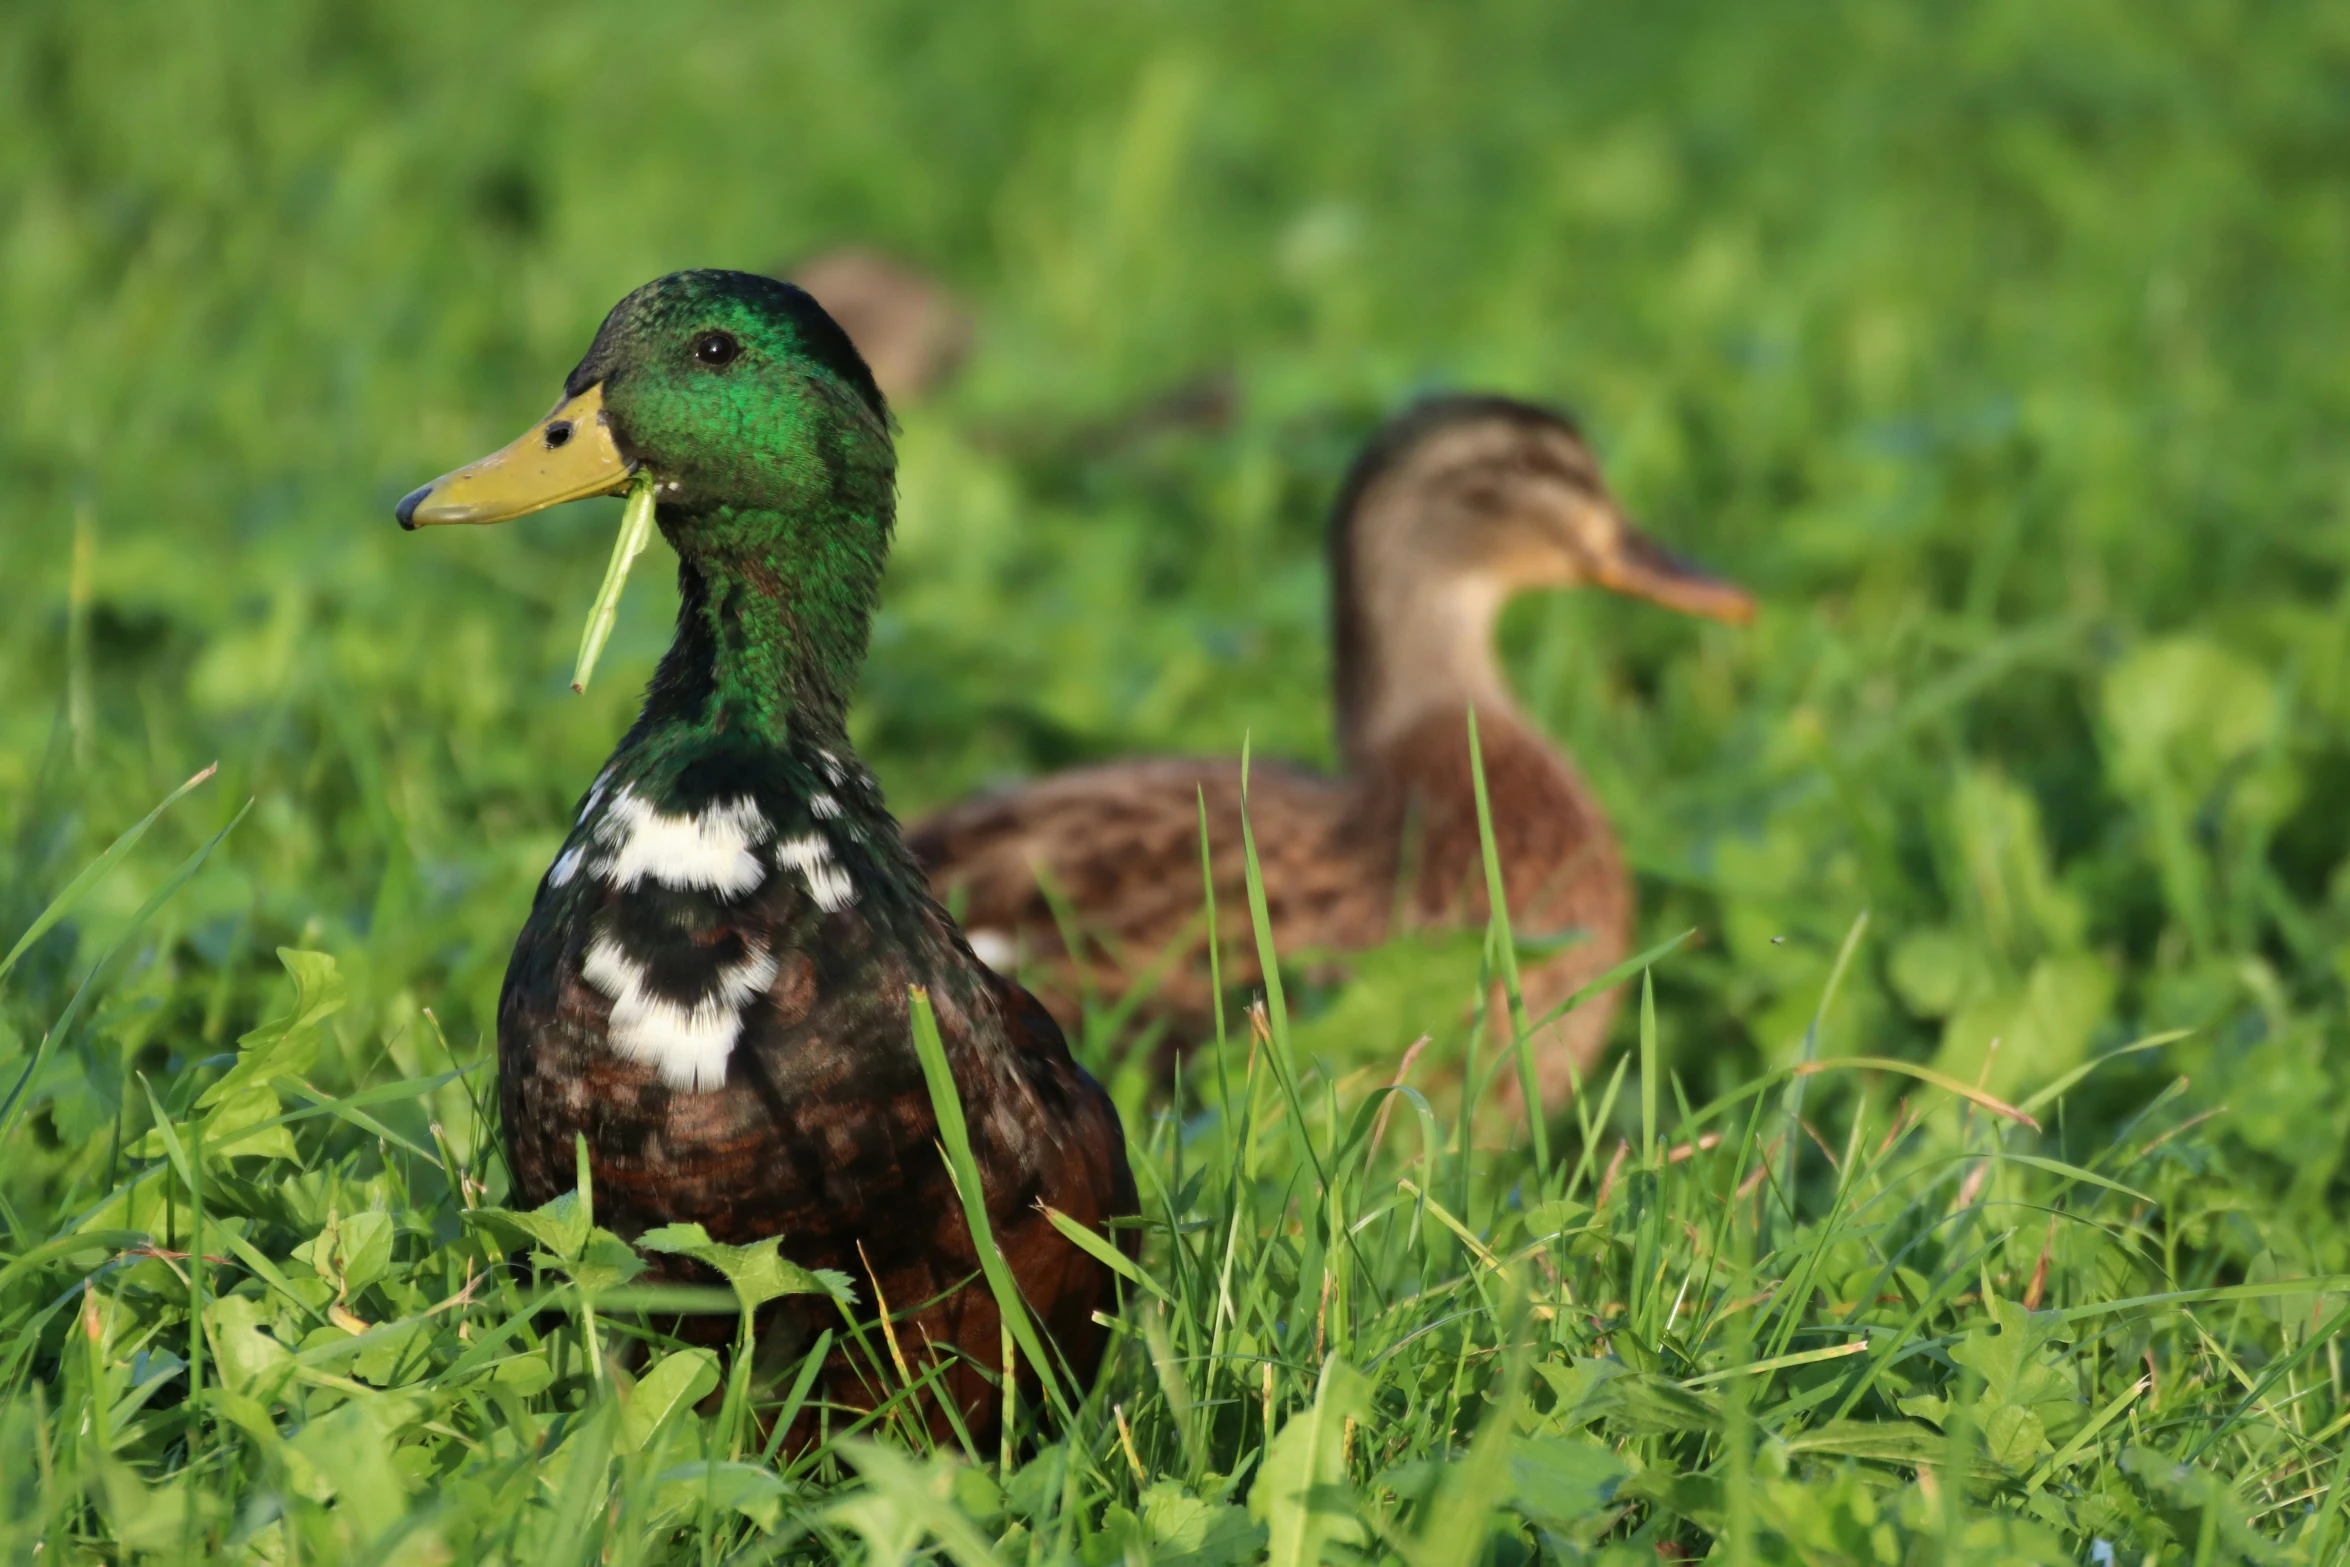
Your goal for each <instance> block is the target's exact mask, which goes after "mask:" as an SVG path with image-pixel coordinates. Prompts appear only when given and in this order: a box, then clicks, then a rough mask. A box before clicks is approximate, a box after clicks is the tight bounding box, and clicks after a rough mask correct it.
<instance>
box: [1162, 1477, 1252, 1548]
mask: <svg viewBox="0 0 2350 1567" xmlns="http://www.w3.org/2000/svg"><path fill="white" fill-rule="evenodd" d="M1138 1516H1139V1517H1140V1519H1141V1522H1142V1529H1143V1534H1144V1537H1145V1538H1146V1539H1147V1540H1148V1541H1149V1542H1150V1556H1151V1561H1152V1563H1153V1564H1154V1567H1241V1564H1242V1563H1244V1562H1253V1561H1255V1560H1256V1559H1257V1552H1258V1551H1259V1550H1260V1549H1261V1548H1262V1547H1263V1546H1264V1543H1265V1526H1264V1525H1263V1524H1260V1523H1258V1522H1256V1521H1255V1520H1254V1519H1252V1518H1250V1517H1249V1515H1248V1509H1247V1508H1245V1507H1235V1506H1233V1505H1232V1504H1231V1503H1230V1502H1227V1501H1224V1500H1223V1499H1222V1498H1221V1497H1217V1498H1212V1499H1211V1498H1208V1497H1200V1496H1194V1495H1192V1494H1191V1493H1190V1492H1189V1491H1186V1490H1185V1489H1184V1488H1183V1487H1182V1485H1180V1484H1179V1483H1177V1482H1176V1481H1173V1480H1156V1481H1153V1482H1152V1483H1151V1485H1150V1486H1149V1487H1148V1488H1147V1489H1145V1490H1144V1492H1143V1493H1142V1497H1141V1505H1140V1508H1139V1512H1138Z"/></svg>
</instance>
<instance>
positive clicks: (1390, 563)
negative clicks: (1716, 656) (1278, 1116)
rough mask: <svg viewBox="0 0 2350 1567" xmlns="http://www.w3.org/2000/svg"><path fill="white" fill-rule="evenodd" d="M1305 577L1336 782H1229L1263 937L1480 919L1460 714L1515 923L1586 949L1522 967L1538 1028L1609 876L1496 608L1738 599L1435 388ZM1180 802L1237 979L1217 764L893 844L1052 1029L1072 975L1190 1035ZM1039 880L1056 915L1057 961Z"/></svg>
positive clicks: (1620, 921)
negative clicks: (1505, 661) (1326, 627)
mask: <svg viewBox="0 0 2350 1567" xmlns="http://www.w3.org/2000/svg"><path fill="white" fill-rule="evenodd" d="M1330 572H1331V599H1332V606H1333V616H1332V637H1333V642H1334V650H1333V651H1334V654H1335V664H1336V675H1337V693H1336V695H1337V727H1338V750H1339V755H1340V757H1341V759H1342V763H1343V771H1342V772H1340V774H1339V775H1338V776H1337V777H1334V778H1333V777H1326V776H1324V775H1322V774H1320V773H1317V772H1313V771H1310V770H1307V769H1305V768H1300V767H1291V766H1281V765H1273V764H1268V763H1266V762H1263V761H1259V762H1257V763H1255V764H1254V765H1253V766H1252V768H1251V775H1250V779H1249V793H1248V805H1249V812H1250V817H1251V821H1252V823H1253V825H1254V827H1255V831H1256V842H1257V849H1258V857H1259V862H1260V864H1261V865H1262V867H1263V871H1264V877H1265V892H1266V900H1267V904H1268V907H1269V910H1270V913H1271V915H1272V921H1273V929H1274V932H1275V935H1276V937H1277V938H1278V940H1279V943H1280V946H1281V948H1282V950H1284V951H1299V952H1303V951H1313V950H1321V951H1330V952H1344V951H1348V950H1359V949H1362V948H1366V947H1371V946H1375V945H1377V944H1379V943H1380V942H1382V941H1385V940H1387V939H1388V938H1390V937H1391V936H1394V935H1396V934H1399V933H1400V932H1401V931H1404V930H1408V929H1426V928H1430V927H1441V926H1448V925H1461V924H1464V923H1466V924H1482V923H1483V922H1484V920H1485V919H1486V907H1487V905H1486V897H1485V881H1484V871H1483V859H1482V855H1481V851H1480V848H1479V844H1478V834H1477V814H1476V804H1475V795H1474V790H1473V783H1472V778H1471V773H1470V757H1469V746H1468V726H1467V712H1468V709H1469V708H1470V707H1471V706H1472V705H1473V706H1474V707H1475V709H1476V713H1477V724H1478V729H1479V733H1480V738H1481V744H1482V750H1483V755H1484V764H1485V774H1486V782H1487V788H1488V790H1489V795H1490V799H1491V802H1492V814H1493V821H1494V834H1495V839H1496V846H1497V848H1498V850H1499V852H1500V858H1501V863H1502V869H1503V881H1504V886H1505V887H1506V889H1507V892H1508V896H1509V900H1510V907H1511V914H1512V918H1513V920H1514V922H1515V926H1516V929H1517V930H1519V931H1520V932H1521V933H1528V934H1534V933H1548V934H1565V933H1568V932H1573V931H1580V932H1581V933H1582V935H1583V938H1584V939H1582V940H1580V941H1576V942H1573V943H1571V944H1568V945H1565V946H1564V947H1563V948H1562V949H1561V950H1560V951H1559V952H1558V953H1557V954H1556V955H1555V956H1553V957H1551V958H1549V959H1547V960H1545V961H1543V962H1541V963H1540V964H1539V965H1537V966H1534V967H1531V968H1529V969H1528V970H1527V971H1526V972H1525V973H1524V975H1523V984H1524V991H1525V998H1526V1005H1527V1008H1528V1013H1529V1016H1532V1017H1540V1016H1541V1015H1542V1014H1543V1013H1544V1012H1546V1011H1548V1010H1549V1009H1550V1008H1551V1007H1553V1006H1555V1005H1556V1004H1557V1003H1558V1002H1560V1001H1563V1000H1564V999H1566V998H1567V997H1568V996H1569V995H1571V994H1572V993H1573V992H1574V991H1575V990H1576V989H1578V988H1579V987H1581V986H1582V985H1583V984H1585V983H1586V982H1587V981H1589V980H1590V979H1592V978H1593V977H1595V976H1597V975H1598V974H1600V973H1602V972H1603V971H1605V970H1606V969H1607V968H1609V967H1610V966H1612V965H1613V964H1615V963H1617V962H1619V961H1621V960H1622V958H1623V957H1624V956H1625V955H1626V954H1627V953H1628V951H1629V950H1630V941H1631V933H1632V921H1633V888H1632V880H1631V877H1630V875H1629V874H1628V873H1627V871H1626V869H1625V866H1624V858H1623V853H1622V851H1621V849H1620V848H1619V847H1618V845H1617V843H1616V838H1615V833H1614V830H1613V828H1612V827H1611V826H1610V825H1609V822H1608V818H1607V813H1606V812H1605V811H1604V810H1603V809H1602V808H1601V806H1600V803H1599V801H1598V800H1597V799H1595V798H1594V797H1593V795H1592V793H1591V790H1590V787H1589V786H1588V785H1587V784H1585V783H1584V781H1583V779H1582V777H1581V775H1580V774H1578V773H1577V772H1576V770H1575V767H1574V765H1573V763H1571V762H1570V761H1569V760H1568V759H1567V758H1566V757H1565V756H1564V755H1562V754H1561V753H1560V751H1559V750H1558V748H1557V747H1556V746H1555V745H1553V744H1551V743H1550V741H1548V740H1547V739H1545V738H1544V737H1543V735H1542V734H1541V732H1540V731H1539V730H1537V729H1536V728H1535V727H1534V726H1533V724H1532V723H1531V722H1530V721H1528V719H1527V718H1526V717H1525V716H1524V715H1523V714H1521V713H1520V712H1519V711H1518V709H1517V706H1516V704H1515V703H1513V702H1512V701H1511V699H1510V694H1509V690H1508V688H1507V686H1506V685H1505V684H1504V682H1503V679H1502V674H1501V670H1500V668H1499V667H1498V665H1497V663H1496V661H1495V658H1494V652H1493V628H1494V621H1495V619H1496V617H1497V616H1498V615H1499V613H1500V611H1501V608H1502V606H1503V605H1504V604H1505V603H1506V602H1507V601H1508V600H1509V599H1510V598H1511V597H1512V596H1513V595H1515V594H1517V593H1520V592H1523V591H1525V590H1528V589H1532V588H1563V587H1573V586H1579V585H1583V584H1594V585H1597V586H1600V587H1606V588H1612V589H1614V590H1615V591H1617V592H1619V593H1628V594H1632V595H1635V596H1637V597H1641V598H1646V599H1650V600H1652V601H1654V602H1656V603H1659V604H1662V605H1665V606H1666V607H1668V608H1671V609H1677V610H1680V611H1683V612H1684V613H1687V614H1694V615H1705V616H1711V617H1713V618H1715V619H1718V620H1726V621H1732V622H1743V621H1745V620H1747V619H1749V618H1750V617H1751V616H1752V614H1753V601H1752V599H1751V598H1749V596H1748V595H1747V594H1746V593H1745V592H1744V591H1743V590H1742V589H1740V588H1738V587H1736V586H1734V585H1732V584H1730V583H1728V582H1724V581H1722V580H1721V579H1719V578H1717V577H1714V576H1711V575H1709V574H1707V573H1706V572H1703V571H1701V570H1699V569H1698V568H1696V567H1694V566H1692V565H1690V564H1689V563H1688V562H1686V561H1684V560H1682V559H1680V558H1679V557H1678V556H1676V555H1674V554H1672V553H1671V552H1670V551H1668V550H1666V549H1665V548H1663V547H1662V546H1660V545H1658V544H1657V543H1656V542H1655V541H1653V540H1652V539H1650V538H1648V537H1647V536H1646V535H1645V534H1643V533H1641V532H1640V531H1639V530H1638V529H1637V528H1635V527H1634V526H1633V525H1632V524H1631V522H1630V521H1629V520H1628V519H1627V518H1626V517H1625V515H1624V513H1623V511H1622V509H1621V508H1620V507H1618V506H1617V504H1616V502H1615V500H1614V498H1613V497H1611V496H1610V495H1609V493H1608V490H1607V486H1606V484H1605V483H1604V482H1603V481H1602V479H1601V477H1600V472H1599V466H1598V464H1597V462H1596V461H1595V460H1594V459H1593V457H1592V455H1591V452H1590V449H1589V448H1588V447H1587V446H1585V444H1584V443H1583V440H1582V438H1581V436H1580V435H1579V434H1578V432H1577V431H1576V429H1575V426H1574V425H1573V424H1572V423H1571V422H1569V421H1568V420H1567V419H1566V418H1564V417H1563V416H1561V415H1560V414H1558V413H1555V412H1553V411H1551V410H1548V409H1545V408H1539V407H1535V406H1531V405H1529V404H1526V403H1521V402H1515V401H1512V400H1509V399H1506V398H1500V397H1482V396H1450V397H1439V398H1432V399H1430V400H1427V401H1425V402H1422V403H1420V404H1419V405H1417V406H1416V407H1414V408H1412V409H1410V410H1409V411H1407V412H1405V413H1404V414H1402V415H1401V416H1399V417H1397V418H1396V419H1395V420H1393V421H1392V422H1390V423H1389V424H1388V425H1387V426H1386V428H1384V429H1383V430H1381V431H1380V432H1379V433H1378V434H1377V435H1376V436H1375V437H1374V438H1373V439H1372V441H1371V443H1370V444H1369V446H1368V447H1366V448H1365V450H1364V451H1363V453H1362V454H1361V455H1360V456H1359V457H1358V458H1357V459H1356V461H1355V464H1354V467H1353V469H1352V471H1351V472H1350V473H1349V474H1348V476H1347V479H1346V483H1345V486H1344V488H1343V489H1342V491H1341V492H1340V495H1339V499H1338V505H1337V508H1336V511H1335V513H1334V515H1333V518H1332V523H1331V528H1330ZM1201 793H1204V795H1205V797H1206V805H1207V816H1208V831H1209V840H1210V845H1211V848H1212V853H1213V859H1214V864H1215V875H1216V882H1217V886H1216V906H1217V910H1218V916H1219V919H1220V921H1222V922H1223V924H1224V926H1225V929H1224V932H1223V953H1224V974H1225V976H1226V980H1227V983H1229V984H1233V985H1249V984H1253V983H1256V982H1257V981H1258V980H1259V978H1260V977H1261V976H1260V972H1259V970H1258V969H1257V967H1256V965H1255V958H1254V946H1253V943H1251V942H1250V941H1249V940H1248V937H1247V930H1248V927H1247V915H1246V912H1245V911H1246V903H1245V900H1244V885H1243V876H1244V871H1243V860H1242V854H1241V840H1240V809H1241V781H1240V764H1239V761H1238V759H1237V758H1218V757H1176V758H1166V759H1148V760H1136V761H1126V762H1114V763H1110V764H1107V765H1103V766H1098V767H1089V768H1083V769H1079V770H1076V771H1072V772H1067V773H1062V774H1058V775H1056V776H1053V777H1050V778H1045V779H1042V780H1039V781H1038V782H1035V783H1032V784H1028V785H1026V786H1023V787H1019V788H1015V789H1011V790H1009V791H1006V792H1002V793H996V794H990V795H985V796H982V797H979V798H977V799H973V800H970V801H967V802H965V803H963V804H960V805H956V806H952V807H950V808H948V809H946V810H943V811H941V812H939V813H937V814H936V815H933V816H931V817H929V818H928V819H926V820H924V821H921V822H919V823H917V824H916V825H915V826H914V827H913V828H912V829H911V830H910V831H909V832H908V834H907V839H906V841H907V846H908V847H909V848H910V849H912V850H913V852H914V853H915V855H916V856H917V857H919V858H920V859H921V861H922V862H923V864H924V866H925V867H926V868H927V869H928V870H929V873H930V878H931V883H932V886H933V887H934V888H935V889H936V890H937V891H938V893H939V895H940V897H941V898H942V899H944V900H946V901H947V902H948V903H949V904H950V905H951V906H954V907H957V908H959V909H960V910H961V913H962V919H963V923H964V926H965V928H966V929H967V930H968V931H969V932H970V934H971V939H972V944H973V946H974V948H975V950H977V951H978V952H979V954H980V955H981V956H982V957H983V958H985V959H987V960H988V961H989V962H991V963H994V964H997V965H999V966H1002V967H1004V968H1007V969H1009V968H1012V967H1015V966H1016V967H1018V968H1020V970H1021V972H1022V973H1023V974H1025V975H1027V976H1028V977H1029V979H1030V980H1031V982H1032V983H1033V984H1035V986H1036V988H1037V991H1038V994H1039V995H1040V997H1041V998H1042V999H1043V1001H1044V1002H1045V1004H1046V1006H1047V1007H1049V1008H1050V1009H1051V1010H1052V1012H1053V1013H1054V1015H1055V1016H1056V1017H1058V1018H1060V1019H1061V1020H1062V1021H1063V1023H1064V1025H1069V1024H1073V1023H1074V1022H1075V1020H1076V1018H1077V1014H1078V1010H1079V1005H1078V1003H1079V997H1080V996H1081V995H1082V993H1083V992H1084V991H1085V989H1087V988H1088V987H1090V988H1091V989H1093V990H1094V991H1095V992H1096V993H1097V994H1099V995H1101V996H1103V997H1104V998H1107V999H1114V998H1116V997H1118V996H1121V995H1123V994H1124V993H1125V992H1126V991H1127V990H1128V989H1129V988H1130V987H1134V986H1136V985H1137V984H1151V985H1154V986H1155V988H1154V989H1152V990H1151V991H1150V993H1149V994H1148V996H1147V998H1146V999H1145V1000H1144V1002H1143V1004H1142V1008H1141V1010H1142V1012H1143V1014H1144V1015H1146V1016H1157V1017H1160V1018H1163V1019H1165V1020H1166V1022H1167V1023H1168V1024H1169V1025H1170V1030H1171V1032H1172V1033H1173V1034H1174V1036H1175V1037H1176V1038H1177V1039H1178V1040H1179V1041H1181V1040H1196V1039H1198V1038H1200V1037H1202V1035H1203V1034H1204V1033H1205V1032H1206V1030H1207V1029H1208V1027H1209V1026H1210V1024H1209V1019H1210V1016H1211V1010H1210V1009H1211V1007H1212V1004H1213V997H1212V995H1211V994H1210V989H1209V976H1208V964H1207V954H1206V936H1205V932H1204V930H1203V929H1202V921H1201V918H1200V912H1201V908H1202V901H1201V897H1200V892H1201V888H1200V871H1199V826H1198V810H1199V805H1198V796H1199V794H1201ZM1040 871H1041V872H1042V873H1043V875H1044V879H1045V881H1046V882H1048V883H1049V884H1050V885H1051V887H1052V888H1054V889H1055V891H1056V892H1057V894H1058V895H1059V896H1060V897H1062V898H1064V899H1065V900H1066V901H1067V903H1068V905H1069V906H1070V907H1071V909H1073V910H1074V912H1075V915H1076V917H1077V921H1078V924H1079V927H1080V930H1081V932H1082V935H1083V938H1084V939H1083V940H1082V941H1081V943H1080V946H1081V949H1082V952H1083V956H1082V958H1081V959H1080V960H1079V961H1078V962H1072V960H1071V959H1070V956H1069V954H1068V951H1067V949H1066V947H1065V946H1064V945H1063V942H1062V940H1061V936H1060V927H1059V925H1058V923H1057V921H1056V920H1055V918H1054V914H1053V910H1052V908H1051V905H1050V903H1049V902H1048V899H1047V897H1046V896H1045V893H1044V891H1043V889H1042V888H1041V887H1040V885H1039V872H1040ZM1170 948H1172V949H1173V950H1170ZM1081 965H1082V966H1081ZM1614 1006H1615V1002H1614V999H1613V998H1612V997H1607V998H1600V999H1599V1000H1597V1001H1596V1002H1594V1003H1592V1004H1588V1005H1585V1006H1582V1007H1579V1008H1578V1009H1577V1010H1575V1011H1574V1012H1572V1013H1569V1014H1568V1015H1567V1016H1566V1017H1565V1018H1564V1019H1562V1020H1561V1021H1559V1022H1557V1023H1554V1024H1553V1025H1551V1026H1550V1027H1548V1028H1546V1029H1544V1030H1543V1031H1542V1037H1541V1038H1539V1039H1538V1040H1537V1042H1536V1057H1535V1059H1536V1064H1537V1066H1536V1077H1537V1081H1538V1083H1539V1085H1540V1088H1541V1092H1542V1095H1543V1098H1544V1100H1545V1101H1546V1102H1547V1103H1552V1104H1556V1103H1557V1102H1559V1101H1560V1100H1561V1099H1562V1098H1563V1097H1564V1096H1565V1095H1566V1093H1567V1092H1568V1090H1569V1086H1570V1084H1571V1082H1572V1081H1573V1075H1574V1073H1576V1072H1579V1071H1581V1070H1582V1069H1584V1068H1586V1067H1588V1066H1589V1065H1590V1063H1591V1061H1592V1059H1593V1058H1594V1056H1596V1055H1597V1053H1598V1051H1599V1049H1600V1046H1601V1043H1602V1041H1603V1040H1604V1038H1605V1036H1606V1032H1607V1027H1608V1023H1609V1020H1610V1019H1611V1017H1612V1016H1613V1013H1614Z"/></svg>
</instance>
